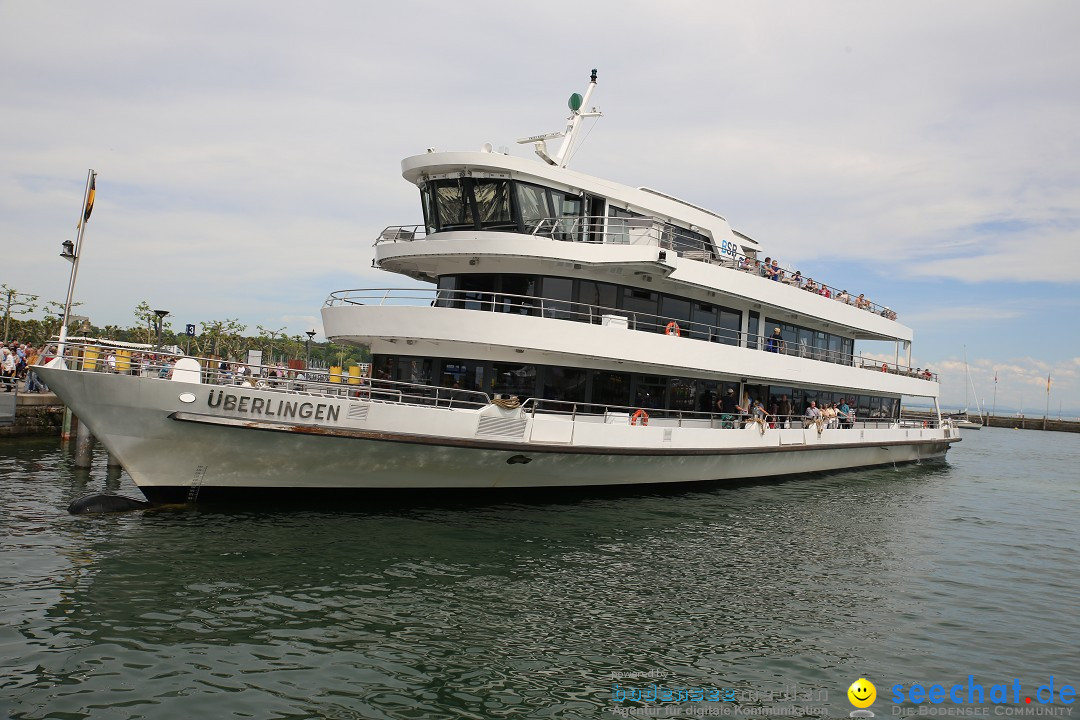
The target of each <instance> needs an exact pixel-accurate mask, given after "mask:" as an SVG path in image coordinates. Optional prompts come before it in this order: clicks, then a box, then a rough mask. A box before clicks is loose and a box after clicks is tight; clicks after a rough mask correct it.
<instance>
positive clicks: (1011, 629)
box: [0, 429, 1080, 718]
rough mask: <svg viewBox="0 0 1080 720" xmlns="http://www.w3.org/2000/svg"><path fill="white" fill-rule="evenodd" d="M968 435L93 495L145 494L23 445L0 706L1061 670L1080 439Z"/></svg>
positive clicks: (1065, 666) (345, 708) (440, 699)
mask: <svg viewBox="0 0 1080 720" xmlns="http://www.w3.org/2000/svg"><path fill="white" fill-rule="evenodd" d="M977 435H978V436H979V437H978V438H977V439H974V440H969V439H967V438H965V442H964V443H963V444H962V445H961V446H960V447H959V448H957V449H956V450H954V452H953V453H952V454H951V458H950V462H949V464H941V463H937V464H927V465H919V466H905V467H902V468H900V469H893V468H885V469H875V470H868V471H848V472H838V473H836V474H834V475H820V476H814V477H808V478H802V479H796V480H788V481H784V482H765V483H757V484H746V485H742V486H738V487H709V488H692V489H689V490H680V491H675V492H672V491H670V490H668V491H662V492H652V491H636V492H634V493H627V494H623V495H619V494H613V493H604V494H599V495H596V494H589V493H576V494H571V495H567V494H565V493H562V492H560V494H559V495H558V496H546V497H535V496H533V497H530V498H527V499H522V498H518V497H514V498H511V499H508V500H500V499H499V498H489V499H487V500H483V501H480V500H476V499H475V498H474V499H470V500H469V501H468V502H450V501H446V502H436V503H431V502H428V503H425V504H422V505H421V504H418V505H416V506H410V505H408V504H407V503H405V502H397V503H395V504H385V503H384V504H378V505H374V504H373V505H370V506H367V507H356V508H351V509H340V508H329V507H324V508H306V509H302V510H297V511H288V510H272V509H257V510H243V509H232V510H230V509H215V508H205V507H200V508H196V509H179V510H157V511H149V512H135V513H127V514H121V515H111V516H82V517H71V516H68V515H67V514H66V513H65V511H64V509H65V508H66V506H67V504H68V503H69V502H70V501H71V500H72V499H74V498H76V497H79V496H81V495H83V494H86V493H88V492H100V491H101V490H102V489H103V488H105V487H109V488H110V489H117V488H119V489H120V491H122V492H123V493H125V494H128V495H131V496H137V490H135V489H134V488H133V487H132V485H131V483H130V480H129V479H128V478H127V476H126V475H123V476H120V477H117V476H115V475H114V476H111V477H110V476H107V473H106V470H105V468H104V466H101V467H96V466H95V468H93V469H92V470H91V471H90V472H89V473H86V472H85V471H83V472H82V473H81V474H80V472H79V471H77V470H75V469H73V468H72V467H71V465H70V459H69V456H68V455H67V454H65V453H64V452H62V451H60V450H58V449H57V448H56V444H55V442H53V441H32V442H20V443H18V444H12V443H9V444H8V445H6V446H0V487H2V489H3V491H4V497H6V498H9V501H8V502H7V504H6V506H5V507H3V509H2V510H0V523H2V525H0V527H2V531H3V534H4V542H3V548H4V549H3V554H2V557H3V560H4V564H3V566H4V567H5V568H6V569H7V572H5V573H4V575H3V577H2V578H0V596H2V597H0V599H2V600H3V606H2V608H0V621H2V622H0V628H2V629H0V638H2V647H3V649H4V650H3V656H4V657H5V658H8V659H7V660H5V666H6V671H5V673H4V678H3V680H2V686H3V687H2V691H0V709H6V708H4V707H3V703H4V702H8V703H10V705H11V714H12V715H13V717H20V718H45V717H65V718H67V717H90V716H93V717H95V718H99V717H108V718H111V717H117V718H119V717H124V718H128V717H147V718H160V717H173V716H175V717H179V716H181V714H182V715H183V716H184V717H189V716H193V715H195V714H197V713H198V712H199V711H200V710H204V711H205V712H207V713H210V714H213V715H214V716H215V717H312V716H318V717H365V718H372V717H385V718H444V717H445V718H450V717H468V718H481V717H520V718H526V717H529V718H531V717H583V718H584V717H600V716H602V715H604V714H605V711H608V710H609V709H610V708H611V707H613V706H614V705H616V703H614V702H613V701H612V692H611V688H612V682H613V680H612V678H613V675H612V673H628V672H649V671H652V672H653V673H654V678H655V677H656V676H657V675H659V677H661V678H662V680H661V682H665V683H667V684H668V685H673V686H680V685H681V686H684V687H685V686H710V687H730V688H739V689H743V690H757V691H774V692H775V691H780V690H781V689H782V688H784V687H790V686H792V685H795V684H798V685H799V686H800V687H803V688H811V689H817V690H820V691H823V692H825V693H826V694H827V700H826V701H825V702H822V703H819V704H821V705H825V706H827V707H829V708H830V709H831V710H832V711H833V714H845V713H847V712H848V711H849V710H850V709H851V708H850V707H849V706H848V704H847V700H846V697H845V695H844V693H845V692H846V688H847V686H848V685H849V684H850V683H851V682H852V680H854V679H855V678H857V677H859V676H866V677H868V678H870V679H871V680H872V681H874V682H876V683H878V687H879V691H878V692H879V697H884V696H885V695H887V693H884V692H883V687H884V688H887V687H888V686H889V685H891V684H894V683H896V682H906V683H910V682H915V681H919V680H923V681H926V680H932V679H934V678H940V679H941V681H949V680H951V679H954V678H955V677H960V676H963V677H966V676H967V675H968V674H971V673H974V674H976V675H979V674H983V675H986V676H988V677H990V678H997V677H1006V678H1008V679H1011V678H1013V677H1021V678H1023V677H1025V673H1026V674H1027V675H1028V676H1030V677H1031V680H1038V682H1043V681H1044V679H1045V678H1044V677H1043V675H1045V676H1047V677H1048V676H1049V675H1050V674H1052V673H1054V672H1055V671H1056V672H1057V674H1058V675H1067V674H1068V673H1069V672H1070V671H1071V668H1072V665H1073V664H1074V663H1073V662H1072V659H1073V658H1074V657H1075V653H1074V651H1073V650H1072V647H1074V646H1075V641H1076V640H1077V639H1078V638H1077V637H1076V634H1075V622H1074V620H1073V616H1074V613H1075V610H1076V608H1077V606H1078V603H1077V600H1078V595H1077V591H1076V590H1075V588H1074V584H1073V578H1072V567H1073V566H1074V562H1073V559H1074V558H1073V556H1072V555H1071V553H1072V548H1073V547H1075V546H1076V544H1077V542H1076V541H1077V531H1076V530H1075V527H1074V523H1073V522H1072V517H1071V516H1072V513H1071V512H1070V511H1069V508H1070V507H1071V506H1072V504H1073V503H1075V502H1076V499H1077V491H1078V482H1077V480H1076V479H1075V477H1076V474H1075V472H1074V471H1073V470H1072V468H1071V467H1070V465H1071V458H1074V457H1075V456H1076V451H1077V450H1078V449H1080V447H1078V443H1077V439H1076V438H1074V437H1071V436H1064V437H1065V440H1064V441H1062V439H1061V437H1060V436H1059V437H1055V438H1053V439H1054V440H1056V441H1057V442H1056V443H1049V442H1047V438H1048V437H1049V436H1051V435H1056V434H1043V433H1016V434H1012V433H1010V431H1004V430H993V429H988V430H986V431H984V432H982V433H979V434H977ZM1050 448H1053V449H1052V450H1051V449H1050ZM1021 589H1022V591H1021ZM1070 628H1071V629H1072V631H1071V632H1072V634H1071V635H1070V630H1069V629H1070ZM1036 674H1038V677H1035V675H1036ZM1074 679H1075V678H1074ZM619 682H622V683H623V685H625V684H626V683H627V682H629V683H631V684H633V683H634V682H635V681H634V680H630V681H625V680H620V681H619ZM646 682H647V681H641V682H640V683H639V684H645V683H646ZM880 702H881V700H879V703H880ZM759 704H760V703H759ZM765 704H766V705H768V703H765ZM609 716H610V714H609Z"/></svg>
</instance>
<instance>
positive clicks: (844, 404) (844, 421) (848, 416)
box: [836, 399, 855, 428]
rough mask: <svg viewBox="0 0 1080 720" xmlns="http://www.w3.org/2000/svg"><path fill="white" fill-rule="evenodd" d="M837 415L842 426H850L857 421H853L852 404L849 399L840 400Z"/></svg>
mask: <svg viewBox="0 0 1080 720" xmlns="http://www.w3.org/2000/svg"><path fill="white" fill-rule="evenodd" d="M836 416H837V418H838V419H839V420H840V427H842V428H850V427H851V426H852V425H854V424H855V423H854V422H853V421H852V413H851V406H850V405H848V401H847V399H842V400H841V401H840V407H839V408H837V410H836Z"/></svg>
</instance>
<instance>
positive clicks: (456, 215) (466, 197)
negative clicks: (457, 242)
mask: <svg viewBox="0 0 1080 720" xmlns="http://www.w3.org/2000/svg"><path fill="white" fill-rule="evenodd" d="M432 185H434V186H435V207H436V210H437V215H438V218H439V229H440V230H461V229H465V228H472V227H475V226H476V222H475V220H474V216H473V209H472V198H471V195H472V192H471V190H472V187H471V185H470V184H469V183H468V182H467V181H466V180H465V179H464V178H458V179H448V180H435V181H434V182H433V183H432Z"/></svg>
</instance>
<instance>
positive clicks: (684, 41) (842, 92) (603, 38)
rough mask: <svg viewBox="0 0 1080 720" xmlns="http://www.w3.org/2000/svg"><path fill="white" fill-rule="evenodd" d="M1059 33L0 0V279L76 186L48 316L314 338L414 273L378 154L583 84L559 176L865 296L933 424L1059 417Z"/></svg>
mask: <svg viewBox="0 0 1080 720" xmlns="http://www.w3.org/2000/svg"><path fill="white" fill-rule="evenodd" d="M1078 31H1080V3H1075V2H1070V1H1068V0H1061V1H1056V2H1054V1H1044V0H1031V1H1026V2H997V1H995V0H989V1H979V2H974V1H967V0H958V1H956V2H950V3H941V2H920V1H918V0H916V1H914V2H912V1H910V0H905V1H904V2H894V1H892V0H883V1H882V2H854V1H850V2H849V1H844V2H831V1H821V2H803V3H794V2H771V1H769V0H765V1H756V2H753V3H746V2H741V3H736V2H723V1H720V2H717V1H712V2H681V1H677V0H676V1H671V0H668V1H667V2H664V3H658V2H627V1H624V0H620V1H619V2H608V1H605V0H596V1H595V2H591V3H580V2H563V1H561V0H556V1H554V2H546V3H543V4H542V5H536V4H535V3H508V2H487V1H474V2H459V3H435V2H430V3H429V2H414V1H412V0H399V1H398V2H395V3H379V4H373V3H357V2H344V1H340V2H325V1H319V0H315V1H313V2H306V3H303V4H298V3H286V2H281V1H278V0H261V1H260V2H245V1H236V2H228V3H222V2H207V1H202V0H193V1H191V2H185V3H149V2H143V1H141V0H140V1H137V2H136V1H130V2H121V1H117V0H99V1H98V2H94V3H84V2H75V1H74V0H58V1H57V2H49V3H41V2H12V1H11V0H0V67H2V68H3V72H0V249H2V251H3V261H0V263H2V264H0V268H2V269H0V282H2V283H5V284H7V285H8V286H9V287H14V288H16V289H17V290H19V291H21V292H26V293H33V294H36V295H39V296H41V298H42V299H44V300H56V301H63V299H64V296H65V294H66V290H67V282H68V275H69V268H70V266H69V265H68V264H67V263H66V262H65V261H64V260H62V259H61V258H60V257H59V252H60V249H61V247H60V244H61V243H62V242H63V241H65V240H72V241H74V240H75V236H76V232H77V231H76V227H75V226H76V222H77V220H78V216H79V213H80V210H81V203H82V197H83V190H84V186H85V182H86V177H87V171H88V169H90V168H93V169H94V170H95V171H97V173H98V176H97V200H96V203H95V208H94V211H93V215H92V217H91V219H90V221H89V223H88V225H87V230H86V236H85V238H84V245H83V252H82V257H81V259H80V267H79V276H78V283H77V286H76V293H75V294H76V297H75V299H76V300H77V301H80V302H82V303H83V305H81V306H80V307H79V308H78V310H77V311H76V312H78V313H80V314H84V315H88V316H89V317H90V318H91V320H92V321H93V323H94V324H95V325H97V326H104V325H106V324H113V325H120V326H124V327H127V326H130V325H133V324H135V315H134V311H135V307H136V305H137V304H138V303H139V302H140V301H142V300H146V301H147V302H149V304H150V305H151V306H152V307H154V308H162V309H168V310H170V311H171V313H172V315H171V316H170V320H171V322H172V326H173V327H174V328H176V327H183V325H184V324H186V323H196V324H198V323H201V322H205V321H210V320H223V319H226V318H238V319H239V320H240V321H241V322H242V323H244V324H246V325H247V326H248V330H249V332H251V333H252V334H256V329H255V328H256V326H257V325H262V326H263V327H266V328H268V329H271V330H276V329H278V328H286V332H287V333H288V334H290V335H297V334H302V333H303V332H304V331H305V330H310V329H312V328H315V329H316V330H318V331H319V336H318V337H321V323H320V320H319V309H320V307H321V306H322V304H323V303H324V302H325V300H326V297H327V296H328V295H329V293H330V292H332V291H334V290H343V289H351V288H371V287H408V286H411V285H413V284H414V283H413V282H412V281H410V280H408V279H407V278H403V277H400V276H393V275H389V274H387V273H385V272H381V271H375V270H373V269H372V268H371V261H372V258H373V257H374V251H373V248H372V245H373V243H374V241H375V238H376V237H377V236H378V235H379V233H380V232H381V230H382V229H383V228H384V227H386V226H389V225H405V224H416V223H420V222H422V213H421V208H420V204H419V198H418V193H417V191H416V188H415V187H414V186H412V185H410V184H409V183H407V182H406V181H404V180H403V179H402V178H401V170H400V161H401V159H402V158H404V157H407V156H410V155H415V154H418V153H422V152H423V151H424V150H425V149H426V148H428V147H437V148H438V149H440V150H477V149H479V148H480V146H481V145H483V144H484V143H485V142H490V143H491V144H492V145H493V146H495V147H496V148H498V147H500V146H503V145H505V146H508V147H509V148H510V151H511V153H513V154H520V155H522V156H530V157H531V156H532V154H531V149H530V148H529V147H528V146H519V145H517V144H515V140H516V139H517V138H519V137H524V136H527V135H533V134H538V133H543V132H550V131H555V130H560V129H562V127H563V125H564V123H565V119H566V115H567V109H566V99H567V98H568V96H569V95H570V94H571V93H573V92H582V93H583V92H584V90H585V86H586V84H587V82H588V75H589V71H590V70H591V69H592V68H597V69H598V71H599V83H598V86H597V89H596V92H595V94H594V95H593V98H592V104H593V105H596V106H597V107H598V108H599V109H600V110H601V111H602V112H603V113H604V117H603V118H601V119H599V120H595V121H591V120H590V121H586V123H587V126H586V127H585V128H584V131H583V134H584V135H585V138H584V141H583V142H582V143H581V145H580V146H579V147H578V149H577V150H576V151H575V154H574V156H573V158H572V161H571V165H570V166H571V167H572V168H573V169H575V170H578V171H580V172H585V173H588V174H592V175H597V176H600V177H604V178H607V179H610V180H613V181H617V182H620V183H624V184H627V185H632V186H641V185H647V186H649V187H653V188H657V189H660V190H662V191H664V192H666V193H668V194H671V195H674V196H676V197H680V198H683V199H685V200H687V201H689V202H692V203H695V204H697V205H701V206H703V207H707V208H710V209H712V210H714V211H716V212H718V213H720V214H721V215H723V216H724V217H726V218H727V219H728V220H729V222H730V223H731V225H732V226H733V227H734V228H735V229H737V230H739V231H741V232H744V233H746V234H748V235H750V236H751V237H753V238H755V239H756V240H758V241H759V242H760V243H761V246H762V249H763V251H764V252H765V254H769V255H772V256H774V257H779V258H780V259H781V261H782V263H783V264H784V265H785V266H788V267H791V268H797V269H800V270H802V272H803V273H804V275H809V276H811V277H814V278H815V279H820V280H825V281H827V282H829V283H830V284H832V285H836V286H841V287H846V288H847V289H848V290H849V291H855V292H865V293H866V295H867V297H870V298H873V299H875V300H876V301H878V302H880V303H882V304H885V305H888V306H889V307H891V308H893V309H894V310H895V311H897V313H898V314H899V319H900V321H901V322H903V323H904V324H906V325H908V326H910V327H912V328H913V329H914V332H915V341H914V344H913V358H912V364H913V365H917V366H919V367H929V368H931V369H932V370H933V371H934V372H937V373H939V374H940V376H941V381H942V404H943V406H944V407H946V408H959V407H963V406H964V405H969V406H971V407H972V408H974V405H975V401H974V397H973V396H974V395H977V396H978V399H979V402H981V403H982V404H983V405H985V406H987V407H988V408H990V407H995V408H996V409H997V411H998V412H999V413H1003V412H1013V411H1016V410H1018V409H1021V408H1022V409H1023V410H1024V412H1025V414H1027V415H1028V416H1029V417H1030V416H1041V415H1042V414H1043V413H1044V412H1045V411H1046V408H1047V407H1049V408H1050V415H1051V416H1052V417H1056V416H1057V415H1058V414H1059V413H1062V414H1063V415H1064V416H1077V415H1078V414H1080V334H1078V332H1077V328H1078V327H1080V324H1078V323H1077V321H1076V319H1075V315H1076V314H1077V313H1078V312H1080V163H1078V162H1077V158H1078V157H1080V43H1078V42H1076V37H1077V35H1078ZM38 316H41V313H38ZM857 349H858V347H857ZM866 350H867V352H869V353H873V352H877V351H879V350H880V351H881V352H882V355H883V356H890V355H891V352H892V350H891V346H890V347H889V348H874V347H867V348H866ZM965 357H966V364H965ZM965 368H967V372H965ZM969 376H970V382H969V381H968V380H967V378H968V377H969ZM1048 376H1050V377H1051V391H1050V393H1049V395H1048V394H1047V377H1048ZM995 377H996V378H997V382H996V383H995ZM972 387H974V391H972Z"/></svg>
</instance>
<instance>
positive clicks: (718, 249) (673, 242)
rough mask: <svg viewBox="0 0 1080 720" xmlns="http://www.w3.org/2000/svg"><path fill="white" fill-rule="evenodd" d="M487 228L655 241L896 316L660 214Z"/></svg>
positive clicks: (413, 234) (403, 234) (415, 235)
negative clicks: (773, 276)
mask: <svg viewBox="0 0 1080 720" xmlns="http://www.w3.org/2000/svg"><path fill="white" fill-rule="evenodd" d="M486 229H489V230H496V231H499V232H506V231H507V230H511V231H516V230H522V229H523V231H524V232H525V233H526V234H531V235H534V236H536V237H544V238H549V239H551V240H558V241H562V242H584V243H592V244H608V245H643V246H655V247H659V248H663V249H665V250H670V251H672V252H673V253H675V254H676V255H678V256H679V257H683V258H687V259H689V260H697V261H699V262H704V263H709V264H712V265H720V266H723V267H726V268H729V269H731V270H738V271H741V272H746V273H751V274H754V275H759V276H760V277H762V278H764V279H769V280H771V279H772V273H773V272H775V275H776V281H778V282H783V283H784V284H786V285H792V286H795V287H799V288H801V289H803V290H807V291H810V292H812V293H814V294H817V295H821V296H823V297H826V298H829V299H832V300H836V301H838V302H843V303H845V304H847V305H852V306H854V307H857V308H859V309H862V310H866V311H868V312H871V313H874V314H875V315H880V316H881V317H884V318H888V319H890V320H895V319H896V317H897V315H896V312H895V311H893V310H891V309H890V308H888V307H886V306H884V305H880V304H878V303H876V302H874V301H872V300H869V299H866V298H860V297H859V295H858V294H849V293H848V292H847V290H846V289H841V288H840V287H837V286H833V285H828V284H826V283H819V282H814V281H813V279H811V278H807V277H803V276H802V275H801V274H798V273H796V272H793V271H791V270H789V269H787V268H782V267H779V265H778V266H777V267H776V269H775V271H772V270H771V269H770V267H769V266H765V263H764V261H763V260H761V259H760V257H759V256H760V253H757V252H750V253H745V252H742V246H741V245H740V244H739V243H737V242H736V241H734V240H727V239H724V238H721V239H720V240H719V241H717V240H715V239H713V238H710V237H709V236H707V235H705V234H704V233H701V232H698V231H696V230H688V229H686V228H682V227H679V226H678V225H673V224H672V223H669V222H667V221H665V220H662V219H660V218H654V217H647V216H635V217H609V216H605V215H583V216H582V215H571V216H564V217H551V218H536V219H531V220H526V221H525V222H524V223H523V226H522V227H521V228H519V227H518V226H517V225H516V224H511V225H509V226H507V227H502V226H500V227H498V228H486ZM426 237H428V228H427V227H426V226H425V225H422V224H421V225H390V226H388V227H386V228H385V229H383V231H382V232H381V233H380V234H379V237H378V238H376V239H375V245H381V244H383V243H388V242H392V243H398V242H412V241H413V240H422V239H424V238H426Z"/></svg>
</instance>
